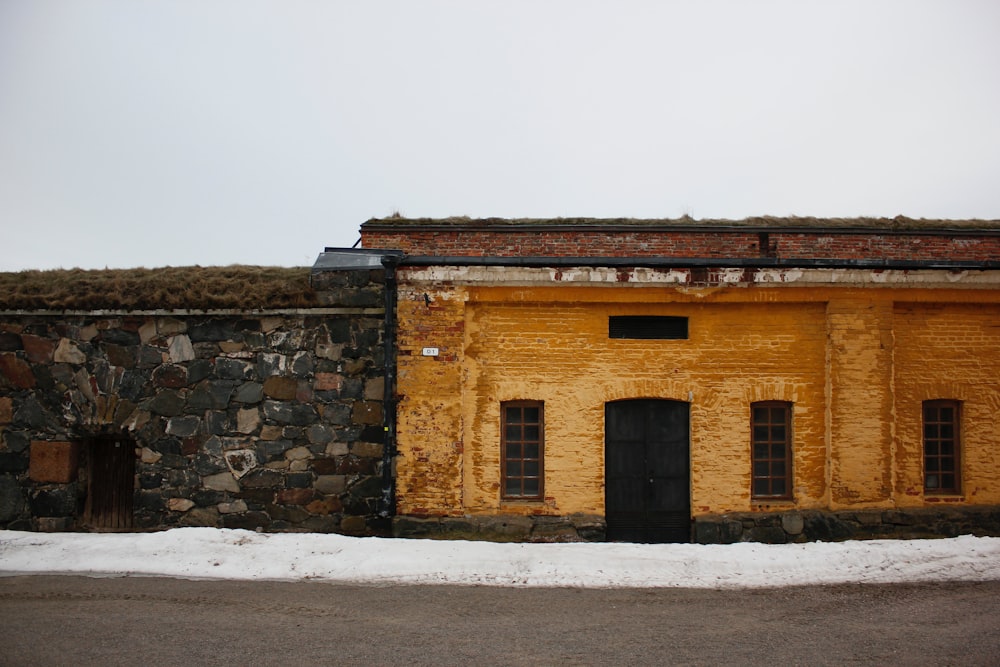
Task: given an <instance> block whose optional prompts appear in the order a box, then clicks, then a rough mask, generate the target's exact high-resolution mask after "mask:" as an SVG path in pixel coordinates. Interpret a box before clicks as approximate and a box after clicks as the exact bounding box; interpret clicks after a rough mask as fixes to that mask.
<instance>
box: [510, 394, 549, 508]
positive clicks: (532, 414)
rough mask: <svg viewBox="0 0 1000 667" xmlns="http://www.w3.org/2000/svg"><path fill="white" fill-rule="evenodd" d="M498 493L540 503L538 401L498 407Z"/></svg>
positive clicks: (541, 428)
mask: <svg viewBox="0 0 1000 667" xmlns="http://www.w3.org/2000/svg"><path fill="white" fill-rule="evenodd" d="M500 421H501V424H500V427H501V431H500V436H501V437H500V439H501V443H500V450H501V456H500V458H501V478H502V479H501V482H500V484H501V489H502V492H503V497H504V498H514V499H519V500H524V499H527V500H540V499H541V498H542V494H543V492H544V489H543V484H542V482H543V474H542V473H543V470H544V467H543V463H544V458H543V453H544V431H545V426H544V425H545V421H544V410H543V404H542V402H541V401H510V402H507V403H502V404H501V405H500Z"/></svg>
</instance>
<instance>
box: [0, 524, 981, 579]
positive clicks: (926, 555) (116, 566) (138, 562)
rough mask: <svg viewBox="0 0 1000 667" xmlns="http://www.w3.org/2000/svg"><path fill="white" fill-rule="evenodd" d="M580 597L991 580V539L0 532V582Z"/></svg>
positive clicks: (201, 530)
mask: <svg viewBox="0 0 1000 667" xmlns="http://www.w3.org/2000/svg"><path fill="white" fill-rule="evenodd" d="M19 574H78V575H88V576H127V575H137V576H165V577H178V578H184V579H260V580H279V581H280V580H286V581H291V580H315V581H327V582H336V583H362V584H473V585H490V586H575V587H590V588H618V587H676V588H759V587H772V586H796V585H815V584H838V583H849V582H857V583H894V582H918V581H949V580H950V581H955V580H965V581H983V580H997V579H1000V538H992V537H972V536H963V537H956V538H952V539H941V540H908V541H903V540H874V541H854V542H835V543H820V542H812V543H807V544H782V545H765V544H757V543H742V544H731V545H710V546H709V545H698V544H619V543H600V544H593V543H574V544H511V543H506V544H498V543H493V542H466V541H434V540H406V539H380V538H357V537H345V536H342V535H321V534H274V533H255V532H251V531H245V530H222V529H215V528H177V529H174V530H168V531H164V532H159V533H130V534H121V533H118V534H107V533H105V534H94V533H28V532H17V531H0V575H4V576H11V575H19Z"/></svg>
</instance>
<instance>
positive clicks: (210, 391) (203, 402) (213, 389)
mask: <svg viewBox="0 0 1000 667" xmlns="http://www.w3.org/2000/svg"><path fill="white" fill-rule="evenodd" d="M234 386H235V385H234V382H233V381H232V380H216V381H213V380H203V381H201V382H199V383H198V386H196V387H195V388H194V390H192V391H191V395H190V396H189V397H188V407H189V409H191V410H197V411H201V410H222V409H224V408H226V407H227V406H228V405H229V397H230V396H232V393H233V387H234Z"/></svg>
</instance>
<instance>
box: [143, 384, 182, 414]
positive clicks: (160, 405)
mask: <svg viewBox="0 0 1000 667" xmlns="http://www.w3.org/2000/svg"><path fill="white" fill-rule="evenodd" d="M143 407H144V408H145V409H147V410H149V411H150V412H152V413H153V414H157V415H162V416H164V417H175V416H177V415H179V414H181V412H182V411H183V410H184V399H183V398H181V396H180V394H178V393H177V391H176V390H174V389H161V390H160V391H158V392H157V393H156V396H154V397H153V398H152V399H150V400H149V401H148V402H147V403H146V404H145V405H144V406H143Z"/></svg>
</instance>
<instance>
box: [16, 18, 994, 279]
mask: <svg viewBox="0 0 1000 667" xmlns="http://www.w3.org/2000/svg"><path fill="white" fill-rule="evenodd" d="M998 181H1000V2H996V0H980V1H976V0H939V1H936V2H929V1H920V0H899V1H880V0H858V1H852V0H829V1H826V2H821V1H819V0H816V1H803V0H790V1H767V0H762V1H756V2H747V1H743V0H734V1H724V0H707V1H703V2H669V1H665V0H661V1H654V0H650V1H649V2H640V1H628V0H625V1H622V0H614V1H611V0H607V1H605V2H584V1H580V0H575V1H544V0H533V1H530V2H528V1H525V2H517V1H516V0H503V1H502V2H489V1H485V0H477V1H475V2H469V1H466V0H455V1H454V2H444V1H430V0H428V1H417V0H407V1H400V2H360V1H359V2H336V1H333V0H327V1H320V0H315V1H306V0H280V1H278V0H274V1H271V2H267V1H253V0H203V1H198V2H195V1H193V0H191V1H187V0H163V1H152V0H150V1H146V0H79V1H74V0H62V1H60V0H49V1H40V0H0V225H2V231H3V236H2V245H0V247H2V249H3V251H2V252H0V270H8V271H9V270H20V269H24V268H59V267H62V268H71V267H77V266H78V267H83V268H104V267H111V268H125V267H133V266H147V267H157V266H184V265H192V264H200V265H227V264H268V265H286V266H299V265H301V266H307V265H311V264H312V262H313V261H314V260H315V258H316V256H317V254H318V253H319V252H320V251H322V249H323V247H324V246H351V245H353V244H354V243H355V241H356V240H357V239H358V227H359V225H360V224H361V223H362V222H364V221H365V220H367V219H368V218H371V217H385V216H388V215H390V214H392V213H393V212H396V211H398V212H400V213H401V214H403V215H405V216H408V217H425V216H427V217H443V216H450V215H468V216H473V217H491V216H501V217H568V216H584V217H611V216H627V217H670V218H673V217H680V216H682V215H685V214H687V215H691V216H692V217H694V218H720V217H721V218H743V217H746V216H753V215H779V216H783V215H793V214H794V215H814V216H859V215H873V216H889V217H892V216H896V215H899V214H902V215H906V216H910V217H928V218H930V217H943V218H1000V183H998Z"/></svg>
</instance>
